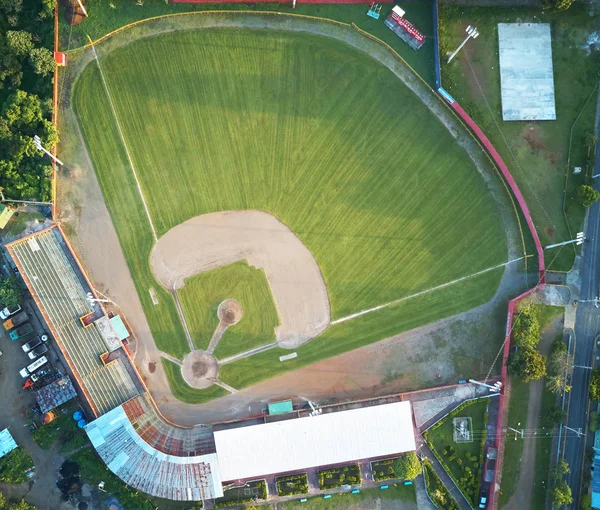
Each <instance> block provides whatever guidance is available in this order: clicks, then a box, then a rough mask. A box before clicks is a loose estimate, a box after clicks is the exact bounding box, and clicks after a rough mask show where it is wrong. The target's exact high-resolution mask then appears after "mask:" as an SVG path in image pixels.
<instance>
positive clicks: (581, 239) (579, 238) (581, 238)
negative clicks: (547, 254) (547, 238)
mask: <svg viewBox="0 0 600 510" xmlns="http://www.w3.org/2000/svg"><path fill="white" fill-rule="evenodd" d="M584 241H585V235H584V234H583V232H577V236H576V237H575V239H571V240H570V241H563V242H562V243H556V244H549V245H548V246H546V247H545V248H544V249H545V250H547V249H548V248H558V247H559V246H565V245H567V244H573V243H574V244H576V245H577V246H581V245H582V244H583V242H584Z"/></svg>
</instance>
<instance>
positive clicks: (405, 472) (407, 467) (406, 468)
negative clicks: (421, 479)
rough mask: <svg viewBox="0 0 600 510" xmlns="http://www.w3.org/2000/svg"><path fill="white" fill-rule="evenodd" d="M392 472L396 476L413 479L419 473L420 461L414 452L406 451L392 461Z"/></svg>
mask: <svg viewBox="0 0 600 510" xmlns="http://www.w3.org/2000/svg"><path fill="white" fill-rule="evenodd" d="M394 472H395V473H396V476H397V477H398V478H402V479H403V480H413V479H414V478H416V477H417V476H419V475H420V474H421V462H420V461H419V457H417V454H416V453H415V452H408V453H405V454H404V455H402V457H400V458H399V459H398V460H396V462H395V463H394Z"/></svg>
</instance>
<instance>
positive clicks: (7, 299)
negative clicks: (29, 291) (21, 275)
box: [0, 276, 23, 306]
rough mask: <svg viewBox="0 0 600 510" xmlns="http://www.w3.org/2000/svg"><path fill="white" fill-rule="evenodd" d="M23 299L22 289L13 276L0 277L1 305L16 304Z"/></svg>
mask: <svg viewBox="0 0 600 510" xmlns="http://www.w3.org/2000/svg"><path fill="white" fill-rule="evenodd" d="M22 299H23V289H22V288H21V285H20V284H19V280H18V279H17V278H15V277H14V276H11V277H10V278H1V279H0V304H1V305H2V306H15V305H18V304H19V303H20V302H21V300H22Z"/></svg>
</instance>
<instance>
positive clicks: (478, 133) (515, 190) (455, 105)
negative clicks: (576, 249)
mask: <svg viewBox="0 0 600 510" xmlns="http://www.w3.org/2000/svg"><path fill="white" fill-rule="evenodd" d="M440 95H441V96H442V97H443V98H444V99H446V101H447V102H448V103H449V104H450V106H451V107H452V109H453V110H454V111H455V112H456V113H457V114H458V115H459V116H460V117H461V118H462V119H463V120H464V121H465V122H466V123H467V125H468V126H469V127H470V128H471V130H472V131H473V133H475V136H477V138H479V140H480V142H481V143H482V144H483V145H484V147H485V148H486V150H487V151H488V153H489V154H490V156H491V157H492V159H493V160H494V162H495V163H496V165H498V168H499V169H500V171H501V172H502V175H503V176H504V178H505V179H506V182H507V183H508V185H509V186H510V189H511V191H512V192H513V194H514V196H515V198H516V199H517V202H518V203H519V207H520V208H521V211H522V213H523V216H525V221H526V222H527V226H528V227H529V231H530V232H531V236H532V237H533V242H534V243H535V251H536V252H537V257H538V270H539V274H540V281H539V283H544V281H545V279H546V265H545V262H544V249H543V248H542V243H541V242H540V238H539V236H538V234H537V230H536V229H535V225H534V224H533V220H532V219H531V213H530V212H529V207H527V203H526V202H525V199H524V198H523V195H522V193H521V190H520V189H519V187H518V186H517V183H516V182H515V180H514V178H513V176H512V175H511V173H510V171H509V170H508V167H507V166H506V164H505V163H504V161H502V158H501V157H500V154H498V151H496V149H495V148H494V146H493V145H492V143H491V142H490V141H489V140H488V137H487V136H485V134H484V133H483V131H482V130H481V128H480V127H479V126H478V125H477V124H476V123H475V121H474V120H473V119H472V118H471V117H470V116H469V114H468V113H467V112H465V111H464V110H463V108H462V106H460V105H459V104H458V102H457V101H456V100H454V101H453V102H450V101H448V98H447V97H445V96H444V95H443V94H440Z"/></svg>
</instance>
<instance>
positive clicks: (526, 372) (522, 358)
mask: <svg viewBox="0 0 600 510" xmlns="http://www.w3.org/2000/svg"><path fill="white" fill-rule="evenodd" d="M508 370H509V372H510V373H511V375H515V376H517V377H519V378H520V379H521V380H522V381H523V382H529V381H536V380H538V379H541V378H542V377H544V376H545V375H546V358H545V357H544V356H542V355H541V354H540V353H539V352H538V351H536V350H535V349H529V348H525V349H519V351H518V352H513V353H512V354H511V355H510V356H509V358H508Z"/></svg>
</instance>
